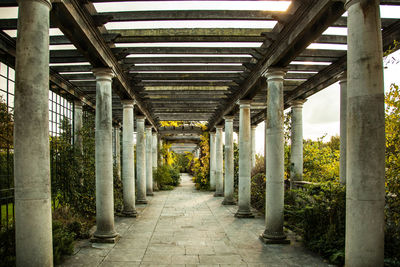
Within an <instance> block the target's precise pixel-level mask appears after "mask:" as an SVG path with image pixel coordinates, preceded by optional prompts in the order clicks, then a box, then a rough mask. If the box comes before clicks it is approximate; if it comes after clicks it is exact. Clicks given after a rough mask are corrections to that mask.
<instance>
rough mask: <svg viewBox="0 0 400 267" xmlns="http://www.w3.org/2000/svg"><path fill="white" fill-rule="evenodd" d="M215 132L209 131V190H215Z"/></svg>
mask: <svg viewBox="0 0 400 267" xmlns="http://www.w3.org/2000/svg"><path fill="white" fill-rule="evenodd" d="M215 149H216V146H215V132H210V190H211V191H214V190H215V186H216V184H215V165H216V164H215V160H216V155H215V154H216V153H215Z"/></svg>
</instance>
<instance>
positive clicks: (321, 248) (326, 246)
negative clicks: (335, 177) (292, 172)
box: [284, 183, 346, 265]
mask: <svg viewBox="0 0 400 267" xmlns="http://www.w3.org/2000/svg"><path fill="white" fill-rule="evenodd" d="M345 194H346V191H345V187H343V186H341V185H339V184H336V183H326V184H320V185H306V186H305V187H304V188H303V189H296V190H289V191H286V193H285V213H284V214H285V215H284V216H285V225H286V227H288V228H289V229H291V230H293V231H294V232H296V233H297V234H299V235H300V236H301V237H302V239H303V242H304V244H305V246H306V247H308V248H309V249H311V250H312V251H315V252H318V253H320V254H321V255H322V256H323V257H324V258H327V259H329V260H330V262H332V263H334V264H340V265H341V264H343V263H344V245H345V214H346V211H345V208H346V205H345V201H346V197H345Z"/></svg>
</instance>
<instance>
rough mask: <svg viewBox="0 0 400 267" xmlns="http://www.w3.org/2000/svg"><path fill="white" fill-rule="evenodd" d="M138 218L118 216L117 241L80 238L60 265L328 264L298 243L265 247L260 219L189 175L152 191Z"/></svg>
mask: <svg viewBox="0 0 400 267" xmlns="http://www.w3.org/2000/svg"><path fill="white" fill-rule="evenodd" d="M148 200H149V204H147V205H146V206H144V205H139V206H138V207H137V208H138V211H139V212H140V216H139V217H137V218H119V217H117V218H116V229H117V231H118V232H119V233H120V235H121V239H120V240H119V241H118V243H117V244H115V245H114V244H93V246H92V245H91V244H90V243H89V242H88V241H82V242H81V243H80V244H79V247H78V248H77V249H76V254H75V255H73V256H71V257H69V258H68V259H67V260H66V261H65V262H64V264H63V265H62V266H85V267H90V266H116V267H117V266H124V267H129V266H328V265H327V264H326V263H324V262H323V261H322V259H321V258H320V257H318V256H316V255H314V254H312V253H310V252H308V251H307V250H306V249H304V248H303V247H302V246H301V244H300V243H298V242H296V241H294V240H293V241H292V244H291V245H265V244H263V243H261V241H260V240H259V239H258V236H259V234H260V233H262V231H263V230H264V219H263V217H262V216H260V215H258V216H256V218H254V219H237V218H235V217H234V216H233V215H234V213H235V212H236V210H237V207H236V206H223V205H221V202H222V200H223V198H215V197H213V194H212V193H211V192H201V191H196V190H195V189H194V185H193V183H192V182H191V179H190V177H189V176H188V175H185V174H184V175H182V184H181V186H180V187H177V188H176V189H175V190H173V191H164V192H156V193H154V197H151V198H148Z"/></svg>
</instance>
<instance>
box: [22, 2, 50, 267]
mask: <svg viewBox="0 0 400 267" xmlns="http://www.w3.org/2000/svg"><path fill="white" fill-rule="evenodd" d="M18 4H19V14H18V37H17V51H16V68H15V73H16V80H15V106H14V107H15V110H14V185H15V242H16V254H17V259H16V261H17V262H16V265H17V266H53V245H52V230H51V191H50V148H49V11H50V9H51V3H50V1H49V0H43V1H32V0H31V1H19V3H18Z"/></svg>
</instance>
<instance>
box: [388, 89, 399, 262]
mask: <svg viewBox="0 0 400 267" xmlns="http://www.w3.org/2000/svg"><path fill="white" fill-rule="evenodd" d="M385 103H386V116H385V131H386V177H385V178H386V183H385V185H386V206H385V219H386V227H385V231H386V232H385V257H386V263H387V264H392V265H393V266H396V265H397V266H400V252H399V249H398V248H399V246H400V198H399V196H400V175H399V174H400V90H399V86H398V85H396V84H392V85H391V86H390V90H389V92H388V93H387V94H386V97H385Z"/></svg>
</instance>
